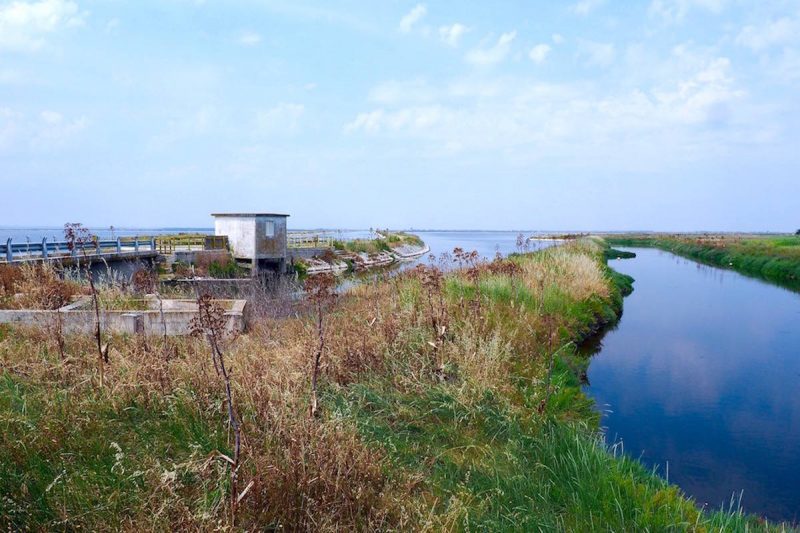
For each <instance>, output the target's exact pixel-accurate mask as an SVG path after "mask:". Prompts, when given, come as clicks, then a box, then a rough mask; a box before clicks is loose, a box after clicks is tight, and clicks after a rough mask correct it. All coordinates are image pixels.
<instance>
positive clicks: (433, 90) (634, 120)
mask: <svg viewBox="0 0 800 533" xmlns="http://www.w3.org/2000/svg"><path fill="white" fill-rule="evenodd" d="M687 53H688V52H686V51H685V50H678V51H676V54H678V55H677V56H675V57H670V58H668V59H667V63H666V64H659V65H650V66H649V67H648V68H650V69H652V72H656V71H658V72H663V71H664V70H665V69H668V68H670V65H671V64H672V62H676V63H681V64H682V65H685V62H683V61H681V57H684V56H682V55H681V54H684V55H685V54H687ZM691 59H692V63H691V65H692V68H691V69H687V70H686V71H685V72H684V73H683V74H680V75H678V76H677V77H672V78H670V79H665V80H663V81H660V82H658V84H657V85H654V86H652V87H649V88H640V87H639V86H638V83H636V82H635V83H633V84H630V85H628V86H627V88H618V87H615V88H614V89H613V90H604V88H603V86H602V85H596V84H586V83H582V82H565V83H543V82H541V81H540V80H537V79H536V78H534V77H509V78H504V79H501V80H484V81H476V80H473V79H467V80H455V81H450V82H443V83H442V84H440V85H430V84H427V83H426V84H420V82H417V81H413V82H407V83H405V84H404V83H402V82H392V85H393V86H394V87H396V88H397V89H398V90H396V91H394V92H393V93H392V97H391V98H385V99H383V100H382V101H380V102H377V101H376V106H375V107H374V108H373V109H367V110H364V111H362V112H359V113H357V114H356V115H355V116H354V118H353V119H352V120H350V121H349V122H347V123H346V124H345V125H344V130H345V131H346V132H347V133H349V134H351V135H358V134H364V135H369V136H372V137H385V138H391V139H392V140H393V141H394V140H397V139H404V140H406V141H408V142H411V143H413V142H415V141H417V142H419V143H420V144H410V145H409V146H410V148H409V149H410V150H414V151H415V153H417V152H418V151H419V150H420V149H423V150H429V151H430V152H431V153H438V154H450V153H453V152H454V151H459V150H461V151H464V152H469V153H477V152H487V153H491V154H497V153H503V154H506V155H508V156H509V157H515V158H520V159H523V160H524V159H530V158H536V157H540V156H546V157H567V158H570V159H571V160H574V159H575V158H578V159H580V158H582V157H598V158H602V157H606V156H607V155H608V153H612V152H613V153H617V154H619V158H620V161H621V162H622V164H624V165H628V164H631V163H630V160H635V159H636V157H631V155H630V154H631V153H635V154H637V157H640V158H641V165H642V168H652V165H654V164H669V163H671V162H672V160H671V159H670V158H674V157H676V154H678V156H679V157H681V158H687V159H691V158H693V157H707V156H708V155H709V154H712V153H714V154H718V153H722V152H724V151H726V150H732V149H740V147H741V146H742V145H744V144H758V143H760V142H764V140H765V139H768V138H769V135H771V133H769V132H770V131H772V130H771V128H772V124H770V123H769V120H767V119H765V118H764V117H761V116H758V114H757V112H756V111H754V110H755V109H758V108H757V106H751V105H748V101H747V93H746V92H745V91H744V90H742V89H741V88H739V87H738V86H737V84H736V80H735V79H734V77H733V74H732V72H731V63H730V61H729V60H728V59H727V58H724V57H713V56H712V57H706V58H705V59H701V58H700V56H699V55H695V56H694V57H693V58H691ZM695 60H696V61H695ZM649 78H650V79H653V76H649ZM415 86H418V87H419V86H421V89H420V90H422V89H424V93H425V99H424V100H422V99H420V98H419V94H408V95H407V96H406V97H404V92H403V91H402V90H399V89H400V88H402V87H415ZM376 92H379V91H376ZM411 92H412V93H413V92H414V91H411ZM765 132H767V133H765ZM456 147H457V149H456ZM644 152H647V156H645V155H644ZM646 157H649V158H650V159H647V160H645V158H646Z"/></svg>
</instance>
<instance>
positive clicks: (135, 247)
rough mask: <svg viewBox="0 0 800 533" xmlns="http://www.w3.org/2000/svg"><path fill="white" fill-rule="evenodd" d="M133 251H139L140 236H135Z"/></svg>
mask: <svg viewBox="0 0 800 533" xmlns="http://www.w3.org/2000/svg"><path fill="white" fill-rule="evenodd" d="M133 251H134V252H136V253H137V254H138V253H139V236H138V235H137V236H136V237H134V238H133Z"/></svg>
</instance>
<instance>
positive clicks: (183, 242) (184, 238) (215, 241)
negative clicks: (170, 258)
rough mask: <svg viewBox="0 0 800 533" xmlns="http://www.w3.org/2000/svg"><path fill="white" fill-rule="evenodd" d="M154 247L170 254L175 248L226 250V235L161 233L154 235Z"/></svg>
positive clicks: (161, 252) (159, 251)
mask: <svg viewBox="0 0 800 533" xmlns="http://www.w3.org/2000/svg"><path fill="white" fill-rule="evenodd" d="M156 247H157V248H158V253H160V254H171V253H173V252H175V251H176V250H180V251H190V250H227V249H228V237H227V236H225V235H202V234H197V235H161V236H159V237H156Z"/></svg>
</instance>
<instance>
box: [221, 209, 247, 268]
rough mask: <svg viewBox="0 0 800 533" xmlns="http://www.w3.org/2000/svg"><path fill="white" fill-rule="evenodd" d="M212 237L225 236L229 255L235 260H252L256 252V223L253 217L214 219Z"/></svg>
mask: <svg viewBox="0 0 800 533" xmlns="http://www.w3.org/2000/svg"><path fill="white" fill-rule="evenodd" d="M214 235H226V236H227V237H228V244H229V246H230V247H231V253H232V254H233V257H235V258H236V259H253V257H255V252H256V223H255V218H254V217H233V216H230V217H229V216H225V217H215V218H214Z"/></svg>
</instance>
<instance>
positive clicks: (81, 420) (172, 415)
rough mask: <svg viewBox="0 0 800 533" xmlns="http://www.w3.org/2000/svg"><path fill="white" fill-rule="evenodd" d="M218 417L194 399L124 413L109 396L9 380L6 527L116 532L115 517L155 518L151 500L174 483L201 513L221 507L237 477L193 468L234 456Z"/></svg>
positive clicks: (4, 400)
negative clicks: (212, 457)
mask: <svg viewBox="0 0 800 533" xmlns="http://www.w3.org/2000/svg"><path fill="white" fill-rule="evenodd" d="M217 418H218V417H216V416H214V413H206V412H203V411H202V410H201V409H200V408H199V406H198V405H197V403H196V401H194V400H193V399H192V398H191V397H189V396H183V395H182V396H177V397H176V396H173V397H168V398H165V399H163V400H162V399H154V400H153V401H152V402H149V403H147V404H144V403H137V402H135V401H130V402H125V403H122V404H120V405H114V402H113V401H111V400H110V399H109V398H104V397H102V394H101V393H94V392H90V391H86V392H81V393H80V394H76V395H72V394H69V393H68V392H67V391H66V390H64V389H59V390H57V391H56V392H53V391H51V390H49V389H48V387H47V386H44V385H36V384H32V383H26V382H24V381H22V380H19V379H15V378H14V377H13V376H11V375H9V374H5V375H3V376H2V377H0V449H2V450H3V453H2V454H0V494H2V495H3V498H2V499H0V524H2V525H4V526H5V528H9V527H10V528H12V529H17V528H18V529H25V528H26V527H28V526H30V527H35V528H40V527H43V528H46V529H51V528H55V529H77V528H88V529H108V528H114V527H115V524H113V523H109V522H107V520H109V518H110V517H113V518H114V520H115V521H116V522H117V523H116V526H119V524H120V523H121V522H122V521H124V520H125V519H126V518H129V519H134V518H136V517H138V518H139V519H140V520H141V519H142V518H144V517H146V516H147V514H149V513H150V512H151V507H150V506H151V502H149V501H148V500H147V499H146V496H148V495H151V494H152V493H153V488H154V487H155V486H158V485H159V484H164V483H165V482H167V481H170V484H171V485H172V487H173V488H175V489H176V491H177V493H178V494H179V495H180V496H181V497H182V498H184V502H185V503H188V505H189V507H190V508H193V510H195V511H197V512H202V510H203V509H204V508H208V507H213V506H215V505H218V504H219V501H220V498H222V497H223V495H224V494H225V486H224V485H225V483H226V482H227V477H226V476H225V475H224V474H223V475H222V476H216V477H215V476H211V478H207V479H201V478H200V477H199V475H198V473H197V471H195V469H194V468H193V467H191V466H190V465H191V463H192V461H194V462H196V463H198V462H199V463H202V462H203V461H204V460H205V458H206V457H207V456H208V455H209V454H210V453H211V452H212V451H213V450H216V449H219V450H225V448H226V444H225V434H224V431H223V430H222V429H220V427H219V423H218V420H216V419H217ZM180 465H183V466H180ZM173 476H174V477H175V479H174V480H173V479H172V477H173ZM170 492H171V490H168V489H167V488H166V485H165V490H164V494H163V497H164V498H165V499H171V498H174V496H175V494H174V493H173V494H172V495H170ZM158 505H159V506H160V503H159V504H158ZM166 518H167V517H166V516H164V517H162V519H164V523H165V524H166ZM153 520H154V522H152V524H153V525H156V524H158V519H157V518H153ZM4 522H5V523H4Z"/></svg>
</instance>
